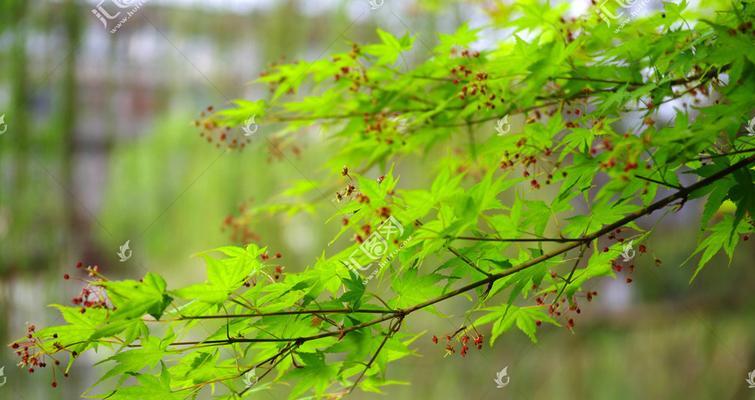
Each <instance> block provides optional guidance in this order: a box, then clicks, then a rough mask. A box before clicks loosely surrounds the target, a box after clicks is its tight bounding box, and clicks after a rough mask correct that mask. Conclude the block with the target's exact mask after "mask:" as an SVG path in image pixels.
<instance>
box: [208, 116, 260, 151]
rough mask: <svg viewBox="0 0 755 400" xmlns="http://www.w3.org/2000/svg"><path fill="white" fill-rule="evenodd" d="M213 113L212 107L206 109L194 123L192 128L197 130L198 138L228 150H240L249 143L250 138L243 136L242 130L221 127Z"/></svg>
mask: <svg viewBox="0 0 755 400" xmlns="http://www.w3.org/2000/svg"><path fill="white" fill-rule="evenodd" d="M213 111H214V108H213V106H209V107H207V109H205V110H204V111H202V113H201V114H200V116H199V118H198V119H196V120H195V121H194V126H195V127H196V128H197V129H199V136H200V137H202V138H204V139H205V140H206V141H207V143H210V144H213V143H214V144H215V147H217V148H221V147H225V148H227V149H230V150H241V149H243V148H244V147H245V146H246V145H247V144H248V143H251V141H252V139H251V137H247V136H244V131H243V130H241V129H236V130H232V129H231V127H230V126H223V125H221V124H220V122H219V121H218V120H217V119H216V118H215V117H214V116H213V114H212V113H213Z"/></svg>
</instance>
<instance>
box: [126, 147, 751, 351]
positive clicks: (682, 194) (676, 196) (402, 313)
mask: <svg viewBox="0 0 755 400" xmlns="http://www.w3.org/2000/svg"><path fill="white" fill-rule="evenodd" d="M753 162H755V155H752V156H749V157H747V158H745V159H743V160H740V161H739V162H737V163H735V164H733V165H731V166H729V167H726V168H724V169H722V170H721V171H718V172H716V173H714V174H712V175H710V176H708V177H706V178H703V179H701V180H699V181H698V182H696V183H694V184H692V185H690V186H687V187H684V188H681V189H680V190H678V191H676V192H675V193H673V194H671V195H668V196H666V197H664V198H663V199H661V200H658V201H656V202H655V203H653V204H651V205H649V206H647V207H644V208H642V209H640V210H638V211H635V212H633V213H631V214H629V215H627V216H625V217H624V218H621V219H619V220H618V221H616V222H614V223H612V224H609V225H606V226H605V227H603V228H602V229H599V230H597V231H595V232H593V233H591V234H588V235H586V236H584V238H583V240H581V241H578V242H574V243H570V244H567V245H566V246H563V247H561V248H559V249H556V250H553V251H551V252H549V253H546V254H543V255H541V256H539V257H536V258H533V259H531V260H529V261H526V262H524V263H522V264H519V265H517V266H515V267H513V268H510V269H508V270H506V271H503V272H500V273H497V274H492V275H490V276H489V277H487V278H485V279H481V280H479V281H476V282H472V283H470V284H467V285H465V286H462V287H460V288H458V289H456V290H453V291H451V292H448V293H446V294H444V295H441V296H438V297H436V298H434V299H431V300H428V301H425V302H422V303H419V304H416V305H414V306H412V307H409V308H406V309H400V310H396V312H395V313H391V314H388V315H384V316H382V317H380V318H377V319H374V320H371V321H367V322H363V323H360V324H357V325H354V326H351V327H349V328H346V329H341V330H338V331H325V332H321V333H319V334H316V335H311V336H303V337H298V338H280V339H274V338H259V339H246V338H238V339H231V340H207V341H201V342H175V343H171V345H173V346H180V345H199V344H208V345H213V344H217V345H227V344H232V343H256V342H283V341H286V342H295V343H297V344H301V343H304V342H307V341H311V340H317V339H322V338H325V337H332V336H338V337H343V336H344V335H346V334H347V333H349V332H353V331H356V330H359V329H363V328H366V327H370V326H373V325H376V324H379V323H381V322H385V321H388V320H391V319H394V318H399V319H401V320H403V318H405V317H406V316H407V315H409V314H411V313H413V312H415V311H418V310H421V309H423V308H426V307H429V306H432V305H434V304H437V303H440V302H442V301H444V300H448V299H450V298H452V297H456V296H458V295H460V294H462V293H465V292H468V291H470V290H473V289H476V288H478V287H480V286H483V285H489V284H491V283H493V282H495V281H497V280H499V279H501V278H505V277H507V276H510V275H513V274H515V273H518V272H521V271H523V270H525V269H528V268H531V267H533V266H535V265H538V264H540V263H542V262H544V261H547V260H549V259H551V258H554V257H557V256H559V255H561V254H563V253H566V252H568V251H570V250H572V249H574V248H577V247H579V246H582V245H583V243H584V242H588V241H593V240H595V239H597V238H599V237H601V236H603V235H606V234H608V233H610V232H612V231H613V230H615V229H617V228H621V227H623V226H624V225H626V224H628V223H630V222H632V221H634V220H636V219H638V218H640V217H643V216H645V215H649V214H652V213H653V212H655V211H657V210H660V209H662V208H664V207H666V206H668V205H669V204H671V203H673V202H675V201H677V200H683V199H686V198H687V197H688V196H689V195H690V194H691V193H693V192H694V191H696V190H698V189H700V188H703V187H705V186H707V185H710V184H711V183H714V182H716V181H718V180H719V179H721V178H723V177H725V176H727V175H729V174H731V173H733V172H734V171H737V170H739V169H741V168H744V167H747V166H748V165H750V164H752V163H753ZM129 346H130V347H139V346H140V345H129Z"/></svg>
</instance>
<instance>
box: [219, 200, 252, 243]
mask: <svg viewBox="0 0 755 400" xmlns="http://www.w3.org/2000/svg"><path fill="white" fill-rule="evenodd" d="M252 201H253V200H252V199H249V200H248V201H245V202H242V203H241V204H240V205H239V207H238V212H239V215H238V216H234V215H233V214H228V215H226V217H225V218H224V219H223V225H222V226H221V228H220V231H221V232H225V231H226V229H228V230H230V232H231V234H230V239H231V241H233V242H234V243H241V244H246V243H252V242H259V241H260V236H259V235H258V234H257V233H255V232H253V231H252V230H251V228H250V223H251V221H250V220H251V215H250V214H249V213H247V208H248V206H249V204H250V203H251V202H252Z"/></svg>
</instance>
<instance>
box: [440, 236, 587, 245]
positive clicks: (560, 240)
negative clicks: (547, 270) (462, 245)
mask: <svg viewBox="0 0 755 400" xmlns="http://www.w3.org/2000/svg"><path fill="white" fill-rule="evenodd" d="M450 239H453V240H470V241H477V242H514V243H516V242H535V243H538V242H556V243H568V242H584V241H585V239H582V238H494V237H475V236H453V237H451V238H450Z"/></svg>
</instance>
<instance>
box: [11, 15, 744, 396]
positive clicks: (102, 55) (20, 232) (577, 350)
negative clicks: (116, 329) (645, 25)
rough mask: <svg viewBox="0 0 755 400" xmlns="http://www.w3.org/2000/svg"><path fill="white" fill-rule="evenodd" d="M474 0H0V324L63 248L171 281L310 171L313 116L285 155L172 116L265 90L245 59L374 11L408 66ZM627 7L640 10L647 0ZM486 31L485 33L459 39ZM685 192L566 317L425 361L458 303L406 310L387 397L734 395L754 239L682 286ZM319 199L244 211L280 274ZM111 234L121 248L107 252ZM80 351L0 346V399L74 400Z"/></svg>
mask: <svg viewBox="0 0 755 400" xmlns="http://www.w3.org/2000/svg"><path fill="white" fill-rule="evenodd" d="M109 1H111V0H106V2H109ZM376 3H383V1H380V0H376ZM495 3H496V2H495V1H476V2H475V1H468V2H453V1H443V0H424V1H420V0H416V1H412V0H402V1H399V0H384V4H383V6H382V7H380V8H378V9H377V10H372V9H371V8H370V4H369V2H368V0H349V1H342V0H246V1H244V0H233V1H231V0H228V1H221V0H215V1H188V0H187V1H179V0H148V1H145V2H144V4H143V6H142V7H141V9H140V10H139V11H138V12H137V13H136V14H135V15H134V16H133V17H132V18H131V19H130V20H129V21H128V22H127V23H126V24H125V25H124V26H123V27H122V28H120V30H118V32H116V33H115V34H111V33H109V32H108V31H107V30H106V29H105V28H104V27H103V25H102V24H101V23H100V21H98V20H97V18H95V16H94V15H92V13H91V9H92V8H93V7H95V6H96V5H97V2H88V1H73V0H58V1H52V0H49V1H43V0H30V1H27V0H0V5H1V6H0V116H4V120H5V123H6V124H7V131H6V132H5V133H4V134H2V135H0V304H1V305H0V343H3V344H6V343H8V342H10V341H11V340H13V339H15V338H17V337H19V336H21V335H23V334H24V331H25V324H26V322H30V323H35V324H37V325H38V326H43V325H50V324H56V323H60V319H59V318H58V316H57V315H56V313H55V312H53V310H51V309H50V308H48V307H47V305H48V304H51V303H63V304H68V303H69V302H70V298H71V297H73V296H74V295H76V294H77V293H78V291H79V289H80V287H79V286H80V283H78V282H76V281H64V280H63V279H62V276H63V274H64V273H65V272H69V271H71V270H72V269H74V266H75V264H76V263H77V262H78V261H83V262H85V263H88V264H98V265H99V266H100V268H101V269H102V270H103V271H104V273H106V274H107V275H110V276H113V277H118V278H127V277H128V278H137V277H140V276H141V275H143V274H144V272H146V271H147V270H155V271H157V272H159V273H161V274H162V275H163V276H165V277H166V279H167V280H168V282H169V285H170V286H173V287H176V286H179V285H182V284H186V283H188V282H194V281H199V280H202V279H204V269H203V266H202V265H201V263H199V262H198V261H197V260H196V259H193V258H192V257H191V255H192V254H194V253H196V252H199V251H202V250H206V249H210V248H213V247H216V246H220V245H226V244H230V243H234V241H233V240H232V239H231V238H230V235H229V232H228V231H223V229H222V227H223V220H224V219H225V218H226V216H227V215H229V214H234V213H238V209H239V207H243V206H244V205H245V204H247V205H248V204H253V203H254V202H255V201H264V200H267V199H269V198H272V197H273V196H276V195H278V194H280V193H281V192H282V191H283V190H285V189H286V188H287V187H288V185H289V184H290V183H291V182H293V181H295V180H301V179H312V180H317V179H318V178H320V177H322V176H324V175H325V174H324V173H325V172H326V171H325V168H324V167H323V165H324V164H325V162H326V161H327V157H328V154H329V150H328V148H327V140H325V139H324V137H325V136H324V135H320V134H313V135H310V136H309V138H310V140H309V141H304V142H303V143H298V144H297V145H298V146H299V147H300V149H301V152H300V153H299V154H292V153H287V154H285V155H284V157H282V158H281V157H276V156H275V155H276V154H277V153H276V148H275V141H274V140H272V139H273V138H256V139H255V141H254V142H253V143H252V144H251V145H250V147H249V148H247V149H245V151H242V152H224V151H223V150H222V149H217V148H215V147H214V146H213V145H211V144H208V143H206V142H205V141H204V140H202V138H200V137H199V132H198V131H197V130H196V129H195V128H194V126H193V120H194V119H195V118H197V117H198V116H199V114H200V112H201V111H202V110H204V109H205V108H206V107H208V106H210V105H213V106H215V107H216V108H218V107H225V106H228V104H229V102H230V101H231V100H233V99H236V98H247V99H256V98H264V97H265V96H267V95H268V93H267V91H266V88H265V87H264V86H262V85H259V84H253V83H252V81H253V80H254V79H255V78H257V77H258V76H259V74H260V73H261V72H262V71H264V69H265V68H266V66H268V65H270V64H271V63H274V62H280V61H292V60H296V59H306V60H315V59H318V58H321V57H324V56H325V57H327V54H328V53H329V52H335V51H344V50H347V49H349V48H350V47H351V43H352V42H358V43H366V42H370V41H374V40H376V38H377V35H376V28H381V29H383V30H386V31H389V32H392V33H393V34H394V35H397V36H401V35H403V34H405V33H410V34H413V35H416V36H417V38H418V41H417V46H415V47H416V48H415V50H413V51H412V52H410V53H409V54H406V55H405V57H403V59H402V62H403V63H407V64H408V65H411V64H412V63H413V62H415V61H416V60H421V59H422V58H423V57H426V56H427V54H428V53H429V48H430V47H431V46H432V45H433V44H434V43H436V38H437V33H438V32H441V33H450V32H453V31H454V30H455V29H456V28H457V27H458V26H459V25H460V24H462V23H465V22H467V23H469V24H470V25H471V26H474V27H485V26H486V25H487V24H489V23H490V20H489V19H488V14H487V12H486V11H489V10H490V9H491V8H492V6H493V5H494V4H495ZM571 6H572V7H571V9H570V11H569V12H570V13H571V14H572V15H578V14H580V13H584V12H589V10H588V6H589V1H574V2H572V3H571ZM642 7H643V10H640V11H642V12H651V11H652V10H654V9H657V8H659V7H661V5H660V4H659V2H655V1H650V2H643V4H642ZM496 39H497V37H494V36H492V35H490V36H484V38H483V40H482V42H481V43H480V45H481V46H484V44H485V43H486V42H485V41H488V42H487V43H489V42H491V41H494V40H496ZM0 129H1V128H0ZM264 134H265V132H264V129H263V132H262V135H264ZM303 171H304V172H305V174H303ZM426 171H430V169H426V170H424V169H422V166H421V164H418V165H417V167H416V168H415V169H411V170H409V169H405V170H403V171H401V170H400V171H398V173H399V174H401V175H402V184H403V185H406V186H407V187H411V186H412V185H423V184H425V183H426V182H427V181H428V180H429V179H431V178H432V176H430V174H428V173H426ZM302 175H305V176H302ZM325 201H326V202H327V200H325ZM701 207H702V204H701V203H699V202H690V203H689V204H687V205H686V206H685V208H684V209H683V210H682V211H681V212H679V213H676V214H670V215H667V216H666V217H665V218H664V219H663V220H662V221H661V223H660V224H659V226H658V227H657V229H656V234H655V235H653V237H652V238H651V239H650V242H649V244H648V247H649V249H650V253H651V254H652V255H651V256H645V257H638V259H637V260H636V265H637V271H636V272H635V274H634V277H633V278H634V282H633V283H632V284H631V285H627V284H625V283H624V279H623V277H621V276H620V277H619V278H618V279H617V280H610V279H607V280H604V281H601V282H600V283H598V284H597V285H596V286H595V290H598V291H599V292H600V294H599V296H598V298H597V300H596V301H594V302H593V303H591V304H590V305H589V306H584V307H583V308H582V310H583V314H584V316H583V317H582V318H581V319H580V320H578V322H577V327H576V331H575V333H574V334H572V333H571V332H569V331H568V330H566V329H545V330H543V332H542V333H541V337H540V342H539V343H538V344H537V345H534V344H532V343H530V342H529V340H528V339H527V338H525V337H524V335H522V334H520V333H517V332H512V333H510V334H507V335H505V336H504V337H503V338H502V339H501V340H499V341H498V344H497V345H496V347H495V348H493V349H490V348H488V347H486V348H485V349H484V351H482V352H478V351H472V352H471V353H470V355H469V356H468V357H467V358H466V359H461V358H459V357H449V358H444V357H443V355H444V354H443V351H442V348H441V347H440V346H434V345H432V344H431V343H430V340H429V336H430V335H432V334H436V335H438V336H443V335H445V334H446V333H449V332H453V331H454V330H455V329H456V328H457V327H458V326H459V325H460V324H463V323H464V321H463V319H461V318H458V317H454V318H448V319H441V318H437V317H435V316H431V315H429V314H427V315H421V316H416V317H412V319H411V320H410V321H409V323H410V328H411V329H413V330H415V331H426V332H427V334H426V335H425V336H423V337H422V338H421V339H420V340H419V341H418V342H417V356H416V357H412V358H409V359H405V360H403V361H401V362H399V363H396V364H395V365H394V366H393V367H392V368H391V370H390V372H389V375H388V376H389V378H390V379H398V380H404V381H406V382H408V384H407V385H397V386H391V387H389V388H388V389H387V391H386V392H387V395H388V396H390V398H393V399H396V400H399V399H417V398H422V399H424V398H435V399H641V398H643V399H644V398H647V399H713V398H715V399H749V398H755V389H748V388H747V384H746V383H745V378H746V376H747V372H748V371H750V370H752V369H755V337H754V336H755V335H753V334H754V333H755V290H753V289H754V288H755V270H754V269H753V264H754V263H753V253H754V252H755V247H753V245H752V242H753V241H755V240H750V241H748V242H745V243H744V244H743V245H742V246H741V247H740V248H739V249H738V251H737V253H736V255H735V257H734V259H733V261H731V262H729V260H728V259H727V258H726V257H724V256H722V255H718V256H717V257H716V258H715V259H714V262H713V263H712V265H710V266H708V267H707V268H706V269H705V270H704V271H703V272H702V273H701V275H700V276H699V277H698V278H697V279H696V280H695V281H694V282H693V283H692V284H690V283H689V282H688V281H689V278H690V276H691V273H692V267H693V266H694V262H691V265H690V264H688V265H686V266H684V267H682V266H681V265H682V263H683V262H684V261H685V260H686V259H687V257H688V256H689V254H691V252H692V250H693V249H694V245H695V241H696V237H697V235H699V232H698V230H697V226H698V225H697V224H698V215H699V213H700V210H701ZM321 211H322V212H321ZM331 213H332V210H331ZM327 216H329V214H328V213H327V207H324V208H323V210H318V211H317V212H316V213H315V214H312V215H307V214H300V215H280V216H274V217H269V218H263V219H261V220H258V221H252V225H253V229H254V234H255V235H258V236H259V240H260V242H261V243H263V244H264V245H267V246H270V248H271V249H275V250H279V251H281V252H282V253H283V254H284V261H285V264H286V266H287V268H288V270H290V271H296V270H299V269H301V268H303V267H304V266H306V265H309V264H311V263H312V261H313V260H314V257H316V256H317V255H318V254H319V253H320V252H321V251H322V249H324V248H327V243H328V241H329V239H330V238H331V237H332V234H333V232H334V231H335V229H337V226H333V224H323V222H322V221H324V219H325V217H327ZM659 218H660V214H658V215H654V216H651V218H648V219H646V220H645V221H644V224H645V225H646V226H649V224H650V223H651V222H655V221H657V220H658V219H659ZM126 240H129V243H130V247H131V249H132V250H133V257H132V258H131V259H129V260H128V261H126V262H119V259H118V257H117V255H116V253H117V251H118V248H119V246H120V245H121V244H123V243H124V242H125V241H126ZM654 257H658V258H660V259H661V260H662V264H661V265H660V266H657V265H656V264H655V262H654V261H653V258H654ZM466 305H467V303H465V301H464V300H463V299H462V300H459V301H458V302H455V303H449V304H445V305H443V306H441V307H440V309H441V310H442V311H444V312H446V313H448V314H449V315H460V314H461V313H462V312H463V311H464V310H465V306H466ZM98 360H99V358H98V357H97V356H96V355H91V354H89V355H86V356H85V357H82V359H81V360H79V362H77V363H76V364H75V366H74V368H73V370H72V372H71V376H70V377H69V378H68V379H66V380H64V381H63V382H62V383H61V385H60V386H59V387H58V388H57V389H52V388H51V387H50V382H51V375H50V373H51V371H49V368H48V370H46V371H45V370H42V371H39V372H37V373H35V374H31V375H30V374H28V373H26V372H25V371H23V370H20V369H18V368H17V367H15V363H16V362H17V361H16V359H15V356H14V354H13V352H12V351H11V350H10V349H9V348H7V347H2V350H0V367H3V366H4V367H5V369H4V375H5V376H4V378H6V380H7V381H6V384H5V385H4V386H2V387H0V399H27V400H30V399H77V398H79V397H80V395H81V393H82V392H83V391H84V390H85V389H86V388H87V387H88V386H89V385H91V384H92V383H93V382H94V381H95V380H96V379H97V378H98V376H99V375H100V374H101V373H102V371H103V370H104V369H103V367H102V366H94V363H95V362H96V361H98ZM506 366H508V372H509V374H510V376H511V383H510V384H509V385H508V386H507V387H505V388H504V389H496V387H495V384H494V382H493V378H494V377H495V373H496V372H497V371H498V370H500V369H502V368H503V367H506ZM2 381H3V378H2V377H0V383H2ZM257 397H259V398H262V399H274V398H276V397H275V396H274V395H266V394H260V395H258V396H257ZM352 397H353V398H355V399H377V398H381V397H383V396H380V395H375V394H365V393H355V394H354V395H353V396H352Z"/></svg>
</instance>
